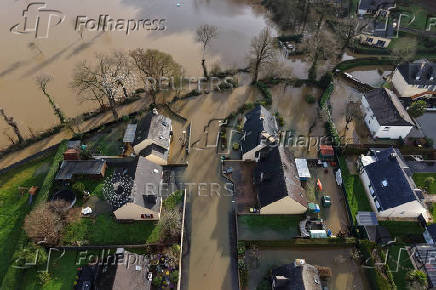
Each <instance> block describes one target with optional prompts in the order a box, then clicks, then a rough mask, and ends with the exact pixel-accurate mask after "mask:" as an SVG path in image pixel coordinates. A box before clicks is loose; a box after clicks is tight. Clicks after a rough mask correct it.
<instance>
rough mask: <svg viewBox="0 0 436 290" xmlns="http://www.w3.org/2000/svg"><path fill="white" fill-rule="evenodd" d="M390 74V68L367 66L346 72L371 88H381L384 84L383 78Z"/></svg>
mask: <svg viewBox="0 0 436 290" xmlns="http://www.w3.org/2000/svg"><path fill="white" fill-rule="evenodd" d="M390 72H392V67H390V66H367V67H364V68H359V67H356V68H354V69H353V70H350V71H348V73H350V74H351V75H353V76H354V77H356V78H357V79H358V80H360V81H361V82H364V83H367V84H369V85H371V86H373V87H381V86H382V85H383V83H384V80H383V76H386V75H387V74H389V73H390Z"/></svg>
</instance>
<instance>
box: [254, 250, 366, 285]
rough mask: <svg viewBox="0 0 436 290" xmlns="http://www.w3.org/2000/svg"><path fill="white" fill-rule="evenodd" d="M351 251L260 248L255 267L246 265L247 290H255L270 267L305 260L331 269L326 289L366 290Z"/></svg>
mask: <svg viewBox="0 0 436 290" xmlns="http://www.w3.org/2000/svg"><path fill="white" fill-rule="evenodd" d="M352 251H353V250H352V248H314V247H311V248H303V247H295V248H261V249H260V251H259V253H260V254H259V256H260V257H259V263H258V264H257V266H256V265H255V263H254V265H253V263H249V264H248V267H249V269H248V289H250V290H255V289H256V287H257V285H258V284H259V283H260V282H261V281H262V279H263V278H264V277H265V275H267V273H268V271H269V270H270V269H271V268H272V267H276V266H280V265H283V264H289V263H292V262H294V261H295V259H305V260H306V263H309V264H312V265H318V266H326V267H330V268H331V270H332V274H333V275H332V277H331V279H330V281H329V283H328V287H329V289H335V290H349V289H355V290H369V289H370V288H369V285H368V284H367V281H366V277H365V276H364V273H363V269H362V268H361V267H360V266H359V265H358V264H357V263H356V262H355V261H354V260H353V258H352Z"/></svg>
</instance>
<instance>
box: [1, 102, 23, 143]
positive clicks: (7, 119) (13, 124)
mask: <svg viewBox="0 0 436 290" xmlns="http://www.w3.org/2000/svg"><path fill="white" fill-rule="evenodd" d="M0 116H2V117H3V120H5V122H6V123H7V124H8V125H9V126H10V127H11V128H12V130H14V133H15V135H16V136H17V138H18V142H19V143H23V142H24V138H23V135H21V132H20V129H19V128H18V125H17V122H15V120H14V118H13V117H9V116H8V115H6V113H5V111H4V110H3V108H0Z"/></svg>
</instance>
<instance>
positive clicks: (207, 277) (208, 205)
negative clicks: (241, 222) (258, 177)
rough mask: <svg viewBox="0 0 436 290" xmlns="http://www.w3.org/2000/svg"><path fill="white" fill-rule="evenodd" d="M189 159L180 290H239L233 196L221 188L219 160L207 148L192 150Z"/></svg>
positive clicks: (221, 179)
mask: <svg viewBox="0 0 436 290" xmlns="http://www.w3.org/2000/svg"><path fill="white" fill-rule="evenodd" d="M188 160H189V166H188V168H187V170H186V173H185V179H186V180H189V182H191V183H193V184H195V185H191V190H190V193H191V194H190V197H189V205H188V207H187V209H188V212H187V224H186V226H187V240H188V242H187V245H186V246H187V248H188V252H187V253H185V256H184V266H183V268H184V269H183V270H182V271H183V272H182V274H183V275H184V276H183V277H184V278H183V281H184V283H183V286H182V289H189V290H195V289H199V290H200V289H201V290H204V289H208V290H212V289H238V282H237V268H236V234H235V231H234V230H235V229H234V217H233V210H232V197H231V196H228V195H229V194H228V193H229V192H228V191H225V189H224V186H225V182H226V181H225V180H224V179H223V178H222V177H221V175H220V172H219V170H220V164H219V162H220V161H219V158H218V156H217V155H216V154H215V150H214V149H207V150H202V151H196V150H193V151H192V153H191V155H190V157H189V159H188ZM200 184H201V185H200ZM224 195H226V196H224Z"/></svg>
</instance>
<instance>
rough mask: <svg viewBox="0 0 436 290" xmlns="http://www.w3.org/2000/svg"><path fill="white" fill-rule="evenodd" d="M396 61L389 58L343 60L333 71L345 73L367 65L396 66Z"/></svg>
mask: <svg viewBox="0 0 436 290" xmlns="http://www.w3.org/2000/svg"><path fill="white" fill-rule="evenodd" d="M396 63H397V60H396V59H391V58H376V57H369V58H356V59H350V60H345V61H343V62H341V63H339V64H338V65H336V67H335V70H340V71H346V70H349V69H352V68H355V67H358V66H367V65H396Z"/></svg>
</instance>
